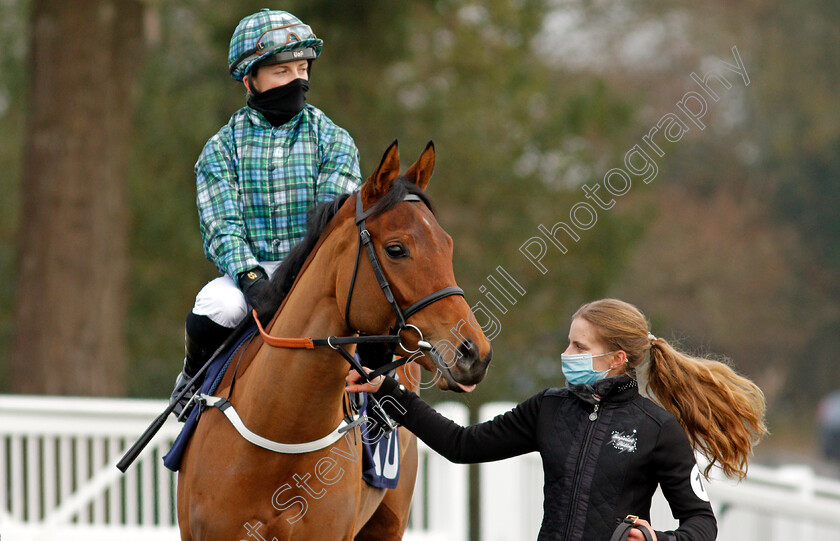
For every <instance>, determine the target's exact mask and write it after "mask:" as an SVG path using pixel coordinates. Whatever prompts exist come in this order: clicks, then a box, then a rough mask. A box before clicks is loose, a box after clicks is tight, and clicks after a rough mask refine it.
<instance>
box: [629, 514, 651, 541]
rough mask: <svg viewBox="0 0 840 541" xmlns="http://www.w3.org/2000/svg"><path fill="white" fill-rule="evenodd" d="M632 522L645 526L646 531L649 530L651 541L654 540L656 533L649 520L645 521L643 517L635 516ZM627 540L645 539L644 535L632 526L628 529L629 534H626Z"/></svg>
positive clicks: (637, 540) (642, 540) (638, 540)
mask: <svg viewBox="0 0 840 541" xmlns="http://www.w3.org/2000/svg"><path fill="white" fill-rule="evenodd" d="M633 524H635V525H636V526H642V527H643V528H647V530H648V532H650V538H651V539H653V541H656V533H655V532H654V531H653V526H651V525H650V522H648V521H646V520H645V519H643V518H637V519H636V520H635V521H634V522H633ZM627 540H628V541H645V535H644V534H643V533H642V532H640V531H639V530H637V529H635V528H633V529H631V530H630V534H629V535H628V536H627Z"/></svg>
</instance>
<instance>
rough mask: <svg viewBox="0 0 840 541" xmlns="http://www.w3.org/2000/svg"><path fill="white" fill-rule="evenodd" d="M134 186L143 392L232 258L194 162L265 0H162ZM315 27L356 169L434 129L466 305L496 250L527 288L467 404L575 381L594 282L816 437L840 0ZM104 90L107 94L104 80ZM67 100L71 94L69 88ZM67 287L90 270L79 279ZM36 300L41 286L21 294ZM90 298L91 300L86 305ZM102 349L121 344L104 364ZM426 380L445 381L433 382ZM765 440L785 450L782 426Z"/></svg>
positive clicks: (363, 20)
mask: <svg viewBox="0 0 840 541" xmlns="http://www.w3.org/2000/svg"><path fill="white" fill-rule="evenodd" d="M144 5H145V16H144V38H145V43H146V50H145V51H125V61H126V62H135V61H136V62H141V75H140V78H139V80H138V88H137V89H136V100H137V102H136V113H135V118H136V122H135V130H136V131H135V133H134V134H133V137H134V144H133V147H132V165H131V169H130V170H129V171H127V172H126V177H125V178H124V179H120V181H122V182H127V183H129V184H130V194H131V198H130V202H129V203H130V213H131V220H132V227H131V231H132V233H131V235H132V236H131V262H130V264H131V274H130V284H131V287H130V288H129V289H128V291H126V292H125V294H126V295H129V296H130V313H129V319H128V327H127V329H126V336H125V339H126V343H127V346H128V350H129V351H130V359H129V362H130V364H131V366H132V371H131V374H132V375H131V376H130V379H129V382H128V389H129V395H130V396H135V397H157V398H162V397H165V396H168V393H169V391H170V390H171V383H172V380H173V378H174V376H175V374H176V373H177V370H178V369H179V368H180V361H181V358H182V349H183V321H184V317H185V315H186V313H187V311H188V310H189V309H190V307H191V306H192V301H193V298H194V295H195V293H196V292H197V291H198V290H199V289H200V287H201V286H202V285H203V284H204V283H205V282H206V281H207V280H209V279H211V278H213V277H214V276H215V275H216V271H215V269H214V267H213V266H212V265H211V264H210V263H208V262H207V261H206V260H205V259H204V256H203V252H202V248H201V239H200V237H199V233H198V224H197V214H196V211H195V202H194V197H195V188H194V176H193V164H194V163H195V160H196V158H197V156H198V154H199V152H200V150H201V148H202V146H203V144H204V142H205V141H206V140H207V139H208V138H209V137H210V136H212V135H213V134H214V133H215V132H216V131H217V130H218V129H219V127H221V126H222V125H223V124H224V123H226V122H227V119H228V118H229V117H230V115H231V114H232V113H233V112H234V111H235V110H236V109H237V108H239V107H241V106H243V105H244V103H245V94H244V89H243V88H242V86H241V85H239V84H237V83H235V82H234V81H233V80H232V79H230V77H229V76H228V74H227V66H226V58H227V45H228V41H229V39H230V35H231V33H232V31H233V28H234V27H235V25H236V23H237V22H238V21H239V20H240V19H241V18H242V17H244V16H245V15H247V14H249V13H252V12H254V11H256V10H257V9H259V8H261V7H264V5H269V4H266V2H264V1H260V2H255V1H245V0H242V1H223V0H166V1H163V0H160V1H157V0H149V1H148V2H145V3H144ZM270 5H271V7H274V8H278V9H286V10H288V11H291V12H292V13H294V14H295V15H297V16H299V17H300V18H301V19H302V20H304V21H305V22H306V23H307V24H309V25H310V26H312V28H313V29H314V30H315V32H316V33H317V34H318V35H319V36H320V37H323V38H324V40H325V42H326V44H325V47H324V51H323V55H322V56H321V58H320V59H319V60H318V61H317V62H316V63H315V66H314V69H313V79H312V81H313V82H312V89H311V90H310V92H309V95H308V100H309V102H310V103H312V104H314V105H316V106H317V107H319V108H321V109H322V110H323V111H325V112H326V113H327V115H328V116H330V117H331V118H332V119H333V120H334V121H336V123H338V124H339V125H341V126H343V127H345V128H346V129H348V131H349V132H350V133H351V135H352V136H353V137H354V138H355V140H356V143H357V145H358V147H359V149H360V152H361V157H362V171H363V175H366V174H369V172H370V171H372V169H373V167H374V166H375V165H376V163H378V160H379V158H380V157H381V154H382V152H383V150H384V149H385V148H386V146H387V145H388V144H389V143H390V142H391V141H392V140H394V139H399V141H400V149H401V151H402V156H403V161H404V162H405V163H410V162H411V161H413V160H414V159H415V158H416V156H417V155H419V153H420V152H421V151H422V149H423V147H424V146H425V144H426V142H427V141H428V140H430V139H431V140H434V142H435V145H436V148H437V151H438V154H437V156H438V161H437V167H436V173H435V176H434V178H433V180H432V184H431V185H430V188H429V191H430V193H431V195H432V197H433V199H434V201H435V203H436V206H437V209H438V214H439V220H440V222H441V223H442V225H443V226H444V228H446V229H447V230H448V231H449V232H450V234H451V235H452V237H453V238H454V240H455V247H456V251H455V270H456V276H457V277H458V279H459V283H460V284H461V285H462V287H464V289H465V290H466V292H467V298H468V300H469V301H470V302H471V303H473V302H476V301H478V300H481V299H482V297H481V296H480V295H479V291H478V288H479V286H481V285H482V284H484V283H485V280H486V276H487V275H488V274H491V273H493V272H494V269H495V268H496V267H497V266H498V265H501V266H503V267H504V268H505V269H507V270H508V271H509V272H510V273H511V274H512V275H513V276H515V277H516V279H517V280H518V281H519V282H520V283H521V284H522V285H523V286H524V288H525V289H526V290H527V294H526V295H525V296H524V297H522V298H521V299H520V300H519V302H517V304H516V305H515V306H514V307H512V308H511V309H510V310H509V311H508V313H507V314H505V315H503V316H501V323H502V332H501V334H500V335H499V336H498V338H496V339H495V340H494V343H493V346H494V349H495V352H494V360H493V364H492V367H491V371H490V373H489V374H488V377H487V378H486V380H485V381H484V382H483V383H482V384H481V385H480V386H479V388H478V389H477V390H476V391H475V392H474V393H472V394H471V395H469V396H467V397H459V398H457V399H460V400H464V401H466V402H467V403H469V404H470V405H471V406H472V407H473V408H474V409H475V408H476V407H477V406H478V405H479V404H481V403H483V402H485V401H489V400H501V399H504V400H515V401H518V400H520V399H524V398H525V397H527V396H529V394H530V393H533V392H535V391H537V390H539V389H541V388H543V387H545V386H557V385H562V383H563V378H562V373H561V372H560V365H559V355H560V352H561V351H563V350H564V349H565V347H566V336H567V332H568V322H569V317H570V315H571V314H572V313H573V312H574V310H575V309H576V308H577V307H578V306H579V305H580V304H581V303H583V302H586V301H588V300H592V299H595V298H600V297H604V296H618V297H620V298H623V299H625V300H627V301H629V302H632V303H634V304H636V305H637V306H639V307H640V308H641V309H642V311H643V312H645V313H646V314H647V315H648V317H649V318H650V320H651V323H652V329H653V332H654V333H655V334H657V335H658V336H664V337H666V338H669V339H674V340H677V341H679V342H680V343H681V344H682V346H683V347H684V348H686V349H688V350H689V351H692V352H696V353H703V354H714V355H718V356H726V357H728V358H731V359H732V361H733V363H734V365H735V366H736V367H737V369H738V370H740V371H742V372H743V373H745V374H747V375H748V376H750V377H751V378H753V379H754V380H755V381H756V382H758V383H759V384H760V385H761V386H762V388H763V389H764V390H765V393H766V394H767V398H768V403H769V406H770V409H769V412H770V427H771V431H773V432H775V433H776V434H777V435H778V436H779V438H780V439H779V441H783V442H791V443H794V444H796V445H798V446H799V447H800V448H801V449H803V450H806V451H807V449H808V448H809V447H810V446H811V445H812V443H809V442H810V440H809V439H808V438H811V435H810V429H811V423H812V422H813V415H814V414H813V411H814V407H815V404H816V402H817V400H818V399H819V397H821V396H822V395H824V394H826V393H827V392H828V391H830V390H831V389H832V388H834V387H835V386H836V385H837V383H836V375H837V368H836V361H835V358H834V355H835V354H836V351H838V349H840V302H839V301H840V282H838V280H837V276H838V271H840V255H838V253H839V252H838V250H837V246H838V240H840V239H838V237H840V223H839V222H840V213H838V212H837V204H838V200H840V183H838V177H840V133H838V132H840V118H838V116H840V107H837V105H836V98H837V88H840V84H838V83H840V81H838V78H840V66H838V63H839V62H840V59H838V55H837V51H838V50H840V43H838V41H840V32H837V28H838V27H840V5H838V4H837V3H836V2H830V1H829V0H796V1H787V2H785V1H782V0H774V1H764V2H758V1H748V2H739V3H737V4H734V5H733V4H732V3H729V2H723V1H721V0H712V1H710V2H704V3H700V4H697V3H687V2H662V1H644V0H635V1H634V0H622V1H609V2H608V1H596V0H590V1H576V0H555V1H536V0H490V1H484V2H474V1H468V0H437V1H433V0H408V1H401V2H393V1H386V0H366V1H364V2H361V1H340V2H336V1H331V0H308V1H300V0H290V1H286V2H283V3H282V4H270ZM29 9H30V4H29V2H27V1H14V0H3V1H0V141H2V145H0V170H2V171H3V174H2V175H0V193H2V194H3V196H2V199H0V211H2V212H0V275H2V276H4V278H5V279H4V280H2V282H0V361H2V363H0V391H3V392H10V391H13V389H9V388H8V384H7V382H6V379H5V378H4V377H3V371H5V370H6V368H7V366H8V362H9V361H8V359H9V356H10V354H11V353H10V352H11V342H12V337H13V336H14V332H15V330H14V303H15V293H14V292H15V272H16V266H15V258H16V251H15V250H16V249H15V242H16V240H15V239H16V234H17V232H18V231H19V230H20V229H19V228H22V227H26V217H25V216H21V212H20V204H19V200H20V193H21V190H22V187H21V182H20V178H21V162H22V160H21V154H22V145H23V141H24V136H25V130H26V126H25V124H26V122H25V118H26V116H25V113H26V110H27V107H32V106H33V104H29V103H28V102H27V86H26V84H27V75H28V72H29V70H30V69H31V66H29V65H28V63H27V59H28V57H27V47H28V41H27V40H28V34H29V31H30V27H29V21H28V17H29ZM733 46H737V49H738V51H739V53H740V55H741V58H742V60H743V62H744V65H745V67H746V70H747V72H748V74H749V77H750V84H749V86H745V85H744V84H743V81H742V80H741V78H740V77H739V76H737V75H736V74H734V73H731V72H728V74H727V75H728V78H729V80H730V82H732V83H733V86H732V88H731V89H729V90H721V91H720V92H719V93H720V95H721V100H720V101H719V102H716V103H715V102H712V101H711V100H709V101H708V103H709V112H708V114H707V116H706V117H705V123H706V124H707V127H706V129H705V130H702V131H701V130H698V129H696V128H695V127H694V126H691V127H692V129H691V130H690V131H689V132H688V133H687V134H686V135H685V137H684V138H683V139H682V140H681V141H679V142H677V143H673V144H669V145H664V146H663V150H664V151H665V157H663V158H661V159H657V160H656V162H657V164H658V167H659V173H658V175H657V177H656V178H655V179H654V180H653V181H652V182H651V183H650V184H648V185H644V184H643V183H641V182H636V183H635V184H634V185H633V188H632V189H631V190H630V192H629V193H628V194H627V195H626V196H623V197H621V198H619V200H618V203H617V205H616V206H615V207H614V208H613V209H611V210H609V211H603V212H601V211H599V214H598V221H597V224H596V225H595V226H594V227H593V228H592V229H590V230H588V231H583V232H581V237H582V238H581V240H580V242H578V243H572V244H571V245H570V246H569V252H568V253H566V254H561V253H560V252H559V251H556V250H554V249H553V247H551V248H550V252H549V255H547V256H546V258H545V259H544V260H543V263H544V264H545V265H546V266H547V267H548V268H549V272H548V273H547V274H545V275H543V274H541V273H539V272H538V271H537V270H536V268H535V267H534V266H533V265H531V264H530V263H529V262H528V261H527V260H526V259H525V258H524V257H523V255H522V254H521V253H520V251H519V247H520V245H522V244H523V243H524V242H525V241H527V240H528V239H529V238H530V237H532V236H534V235H537V234H538V230H537V226H538V225H539V224H543V225H545V226H546V227H549V228H550V227H551V225H553V224H554V223H555V222H557V221H561V220H563V221H567V218H568V215H569V209H570V208H571V207H572V205H574V204H575V203H576V202H578V201H583V200H585V199H584V194H583V192H582V190H581V188H580V187H581V186H582V185H583V184H590V185H595V184H597V183H600V182H601V179H602V178H603V175H604V173H605V172H606V171H608V170H609V169H610V168H612V167H616V166H621V164H622V160H623V157H624V154H625V153H626V152H627V151H628V150H630V149H631V148H632V147H633V145H635V144H641V143H642V139H641V138H642V136H643V135H645V134H646V133H648V130H650V128H651V127H653V126H654V125H655V124H656V122H657V120H658V119H659V118H660V117H661V116H662V115H664V114H666V113H669V112H675V110H676V108H675V104H676V103H677V101H679V100H680V99H681V98H682V96H683V94H684V93H685V92H687V91H689V90H697V87H696V85H695V84H694V83H693V82H692V81H691V79H690V77H689V75H690V74H691V73H692V72H697V73H698V74H700V75H701V76H702V75H703V74H704V73H706V72H707V71H709V70H711V69H713V68H715V67H716V66H717V65H718V64H719V61H721V60H723V61H726V62H729V63H730V64H731V63H733V58H732V53H731V48H732V47H733ZM91 91H93V92H95V91H96V89H91ZM56 99H60V96H58V95H57V96H56ZM68 287H72V285H71V284H68ZM21 302H25V300H22V301H21ZM80 309H83V308H80ZM103 362H107V359H106V360H103ZM426 394H427V398H429V399H430V400H431V401H437V400H443V399H453V397H452V395H443V394H441V393H439V392H437V391H428V392H427V393H426ZM771 447H772V445H771Z"/></svg>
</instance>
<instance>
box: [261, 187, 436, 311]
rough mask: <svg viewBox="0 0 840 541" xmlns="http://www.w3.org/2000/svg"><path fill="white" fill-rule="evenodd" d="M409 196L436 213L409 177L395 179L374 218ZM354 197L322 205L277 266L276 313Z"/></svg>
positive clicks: (376, 205) (274, 282) (374, 208)
mask: <svg viewBox="0 0 840 541" xmlns="http://www.w3.org/2000/svg"><path fill="white" fill-rule="evenodd" d="M408 194H413V195H416V196H418V197H419V198H420V199H421V200H422V201H423V203H424V204H425V205H426V206H427V207H428V208H429V210H431V211H432V213H434V208H433V207H432V202H431V201H430V200H429V198H428V196H427V195H426V194H425V192H423V190H421V189H420V188H419V187H418V186H417V184H415V183H414V182H412V181H410V180H408V179H406V178H405V177H398V178H397V179H396V180H394V182H393V184H392V185H391V189H390V190H388V193H386V194H385V195H384V196H383V197H382V198H381V199H380V200H379V201H377V202H376V203H374V205H373V206H372V207H371V214H370V216H371V217H372V216H377V215H379V214H382V213H384V212H386V211H388V210H390V209H392V208H394V207H395V206H397V205H398V204H399V203H401V202H402V201H403V199H405V196H406V195H408ZM350 195H351V194H342V195H340V196H338V197H337V198H335V199H334V200H332V201H326V202H324V203H319V204H318V205H316V206H315V209H314V210H313V211H312V214H310V215H309V220H308V225H307V228H306V234H305V235H304V237H303V239H302V240H301V241H300V242H298V243H297V244H295V245H294V247H293V248H292V249H291V250H290V251H289V254H288V255H287V256H286V257H285V258H284V259H283V262H282V263H281V264H280V266H279V267H277V271H275V273H274V276H273V277H272V278H271V295H272V298H271V304H272V306H273V307H274V310H275V311H276V310H278V309H279V308H280V305H281V304H282V303H283V299H285V298H286V295H288V294H289V291H290V290H291V289H292V285H294V283H295V280H296V279H297V276H298V274H299V273H300V270H301V269H302V268H303V264H304V263H305V262H306V259H307V258H308V257H309V254H310V253H312V249H313V248H315V245H316V244H318V240H319V239H320V238H321V235H322V234H323V233H324V229H326V227H327V224H328V223H329V222H330V220H332V219H333V217H335V215H336V214H338V211H339V210H340V209H341V207H342V206H343V205H344V203H345V202H346V201H347V198H348V197H350Z"/></svg>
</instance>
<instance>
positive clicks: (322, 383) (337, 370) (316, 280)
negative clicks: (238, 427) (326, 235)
mask: <svg viewBox="0 0 840 541" xmlns="http://www.w3.org/2000/svg"><path fill="white" fill-rule="evenodd" d="M336 249H337V248H336V246H335V245H334V243H333V245H328V244H327V243H324V245H323V246H321V248H320V250H319V251H318V253H317V254H315V258H314V259H313V261H312V262H311V263H310V265H309V268H308V269H307V270H306V272H305V273H303V274H302V275H301V276H300V277H299V279H298V281H297V283H296V284H295V287H294V288H293V289H292V291H291V292H290V293H289V295H288V298H287V299H286V301H285V304H284V306H283V309H282V312H281V313H280V315H279V316H278V317H277V319H276V320H275V322H274V325H273V326H272V327H271V328H270V329H269V330H268V332H269V333H270V334H272V335H273V336H280V337H286V338H301V337H311V338H325V337H328V336H341V335H344V334H346V333H347V329H346V325H345V323H344V320H343V317H342V315H341V313H340V311H339V310H338V305H337V304H338V303H337V302H336V298H335V284H336V266H335V265H334V264H333V261H332V260H333V259H334V257H335V250H336ZM347 370H348V365H347V362H346V361H345V360H344V359H343V358H342V357H341V356H340V355H339V354H338V353H337V352H335V351H333V350H332V349H330V348H328V347H317V348H315V349H314V350H308V349H288V348H275V347H272V346H268V345H263V347H262V348H261V349H260V350H259V351H258V352H257V354H256V356H255V357H254V360H253V361H252V363H251V366H249V368H248V370H247V371H246V372H245V374H244V375H243V377H242V381H241V383H237V387H238V388H237V389H236V390H235V394H234V398H238V400H234V405H235V406H236V407H237V409H239V410H241V415H242V417H243V420H244V421H245V424H246V425H247V426H248V427H249V428H251V429H252V430H253V431H255V432H257V433H258V434H260V435H261V436H264V437H267V438H269V439H277V440H278V441H282V442H284V443H296V442H300V441H308V440H312V439H317V438H320V437H322V436H324V435H325V434H326V433H328V432H330V431H331V430H333V429H334V428H335V427H336V426H337V424H338V422H339V421H340V419H341V417H342V408H341V402H342V398H343V395H344V381H345V377H346V375H347ZM237 395H238V396H237Z"/></svg>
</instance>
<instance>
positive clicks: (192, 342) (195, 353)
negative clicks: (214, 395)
mask: <svg viewBox="0 0 840 541" xmlns="http://www.w3.org/2000/svg"><path fill="white" fill-rule="evenodd" d="M232 330H233V329H229V328H227V327H223V326H222V325H219V324H218V323H216V322H214V321H213V320H211V319H210V318H209V317H207V316H198V315H195V314H194V313H192V312H190V313H189V314H188V315H187V325H186V335H185V340H184V342H185V346H184V349H185V357H184V368H183V369H182V370H181V373H180V374H178V377H177V378H175V389H174V390H173V391H172V396H171V397H170V399H169V401H170V403H171V402H173V401H175V400H177V398H178V395H180V394H181V391H183V390H184V388H185V387H186V386H187V385H188V384H189V383H190V380H191V379H192V378H193V376H194V375H195V374H196V373H198V371H199V370H201V367H202V366H204V363H206V362H207V361H209V360H210V358H211V357H212V356H213V354H214V353H215V352H216V350H217V349H218V348H219V346H221V345H222V342H224V341H225V339H226V338H227V337H228V336H229V335H230V333H231V331H232ZM203 380H204V377H203V376H202V377H200V378H198V379H197V380H195V381H194V382H192V385H191V386H190V390H189V391H188V392H187V393H185V394H184V396H182V397H181V399H180V400H178V402H177V404H176V405H175V407H174V408H173V410H172V412H173V413H174V414H175V416H176V417H177V418H178V420H179V421H184V420H186V418H187V415H189V410H190V409H191V407H189V408H187V409H186V410H185V409H184V408H185V407H186V406H187V404H188V403H190V399H191V398H192V396H193V394H195V392H196V391H197V390H198V388H199V387H201V383H202V381H203Z"/></svg>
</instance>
